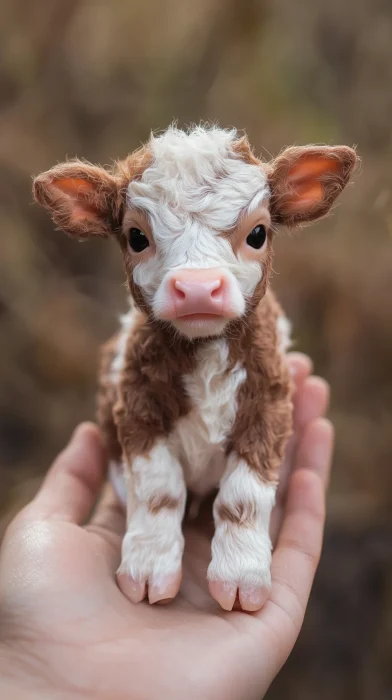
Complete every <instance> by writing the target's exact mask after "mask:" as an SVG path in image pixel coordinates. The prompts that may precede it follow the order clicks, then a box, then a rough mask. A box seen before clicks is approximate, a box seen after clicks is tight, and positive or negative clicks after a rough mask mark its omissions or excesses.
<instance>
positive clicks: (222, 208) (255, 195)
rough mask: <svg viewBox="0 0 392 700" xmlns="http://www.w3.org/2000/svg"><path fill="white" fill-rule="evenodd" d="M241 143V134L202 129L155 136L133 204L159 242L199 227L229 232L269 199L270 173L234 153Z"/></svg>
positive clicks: (133, 189)
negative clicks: (147, 217) (244, 214)
mask: <svg viewBox="0 0 392 700" xmlns="http://www.w3.org/2000/svg"><path fill="white" fill-rule="evenodd" d="M236 138H238V136H237V132H236V130H235V129H230V130H228V129H220V128H218V127H208V128H205V127H201V126H197V127H195V128H193V129H192V130H190V131H188V132H186V131H181V130H180V129H177V128H176V127H174V126H171V127H169V128H168V129H167V130H166V131H165V132H164V133H163V134H161V135H160V136H157V137H155V136H152V137H151V140H150V144H149V145H150V149H151V152H152V156H153V159H152V163H151V165H150V166H149V167H148V168H147V169H146V170H145V172H144V173H143V175H142V178H141V179H140V180H137V181H133V182H131V183H130V185H129V187H128V203H129V205H130V206H136V207H140V208H141V209H144V210H145V211H147V212H148V214H149V215H150V218H151V222H152V225H153V229H154V236H155V237H156V238H157V240H159V239H161V240H162V242H163V240H164V239H165V238H166V240H167V238H171V235H178V234H179V233H183V232H184V229H187V228H189V226H192V223H195V222H197V223H198V224H199V225H201V226H203V227H207V228H209V229H213V230H215V231H224V230H226V229H229V228H230V227H232V226H233V225H234V224H235V223H236V221H237V219H238V217H239V215H240V213H241V212H242V211H243V210H244V209H246V208H248V209H249V210H252V209H254V208H255V207H257V206H258V205H259V204H260V203H261V202H262V201H263V200H264V199H265V198H266V197H268V195H269V189H268V184H267V178H266V175H265V172H264V171H263V169H262V168H261V167H259V166H258V165H254V164H249V163H246V162H245V161H244V160H242V159H241V157H240V156H239V155H237V154H236V153H235V152H234V150H233V143H234V141H235V140H236ZM170 234H171V235H170Z"/></svg>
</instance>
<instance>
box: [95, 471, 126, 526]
mask: <svg viewBox="0 0 392 700" xmlns="http://www.w3.org/2000/svg"><path fill="white" fill-rule="evenodd" d="M88 528H89V529H91V528H94V529H100V530H102V531H105V532H110V533H113V534H115V535H123V534H124V532H125V508H124V506H123V505H122V504H121V503H120V502H119V500H118V498H117V496H116V494H115V493H114V490H113V487H112V485H111V484H109V483H108V484H106V486H105V488H104V490H103V493H102V496H101V498H100V501H99V503H98V505H97V507H96V510H95V512H94V514H93V516H92V518H91V520H90V523H89V525H88Z"/></svg>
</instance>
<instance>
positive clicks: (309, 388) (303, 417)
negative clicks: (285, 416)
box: [294, 376, 330, 426]
mask: <svg viewBox="0 0 392 700" xmlns="http://www.w3.org/2000/svg"><path fill="white" fill-rule="evenodd" d="M329 395H330V389H329V384H328V382H326V381H325V379H322V378H321V377H313V376H312V377H307V378H306V379H305V380H304V382H303V384H302V386H301V389H300V391H299V392H298V394H297V395H296V396H295V398H294V407H295V410H294V420H295V424H296V425H297V426H305V425H306V424H307V423H309V422H310V421H312V420H314V419H316V418H320V417H321V416H323V415H324V414H325V413H326V411H327V410H328V405H329Z"/></svg>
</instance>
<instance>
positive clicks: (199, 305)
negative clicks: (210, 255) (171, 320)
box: [171, 269, 224, 318]
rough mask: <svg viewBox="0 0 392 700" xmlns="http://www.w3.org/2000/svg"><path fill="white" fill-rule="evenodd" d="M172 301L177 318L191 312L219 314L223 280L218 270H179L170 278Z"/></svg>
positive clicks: (221, 307) (220, 311) (221, 303)
mask: <svg viewBox="0 0 392 700" xmlns="http://www.w3.org/2000/svg"><path fill="white" fill-rule="evenodd" d="M171 295H172V301H173V304H174V307H175V310H176V316H177V318H181V317H182V316H189V315H192V314H214V315H217V316H219V315H221V314H222V311H223V297H224V280H223V278H222V274H221V272H220V271H219V270H213V269H210V270H181V271H179V272H177V273H176V274H175V275H174V276H173V279H172V285H171Z"/></svg>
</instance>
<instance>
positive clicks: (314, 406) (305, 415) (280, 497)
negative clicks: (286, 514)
mask: <svg viewBox="0 0 392 700" xmlns="http://www.w3.org/2000/svg"><path fill="white" fill-rule="evenodd" d="M328 403H329V386H328V384H327V382H325V381H324V380H323V379H321V378H320V377H309V378H306V379H305V380H304V381H303V383H302V385H301V386H300V387H299V388H298V390H297V392H296V394H295V396H294V400H293V435H292V436H291V437H290V439H289V441H288V444H287V447H286V453H285V457H284V460H283V463H282V466H281V468H280V473H279V488H278V493H277V504H278V505H279V504H280V505H282V504H283V502H284V500H285V496H286V491H287V482H288V479H289V475H290V473H291V471H292V470H293V468H294V462H295V453H296V450H297V447H298V443H299V440H300V436H301V433H302V432H303V430H304V428H305V426H306V425H307V424H308V423H310V422H311V421H312V420H315V418H321V417H322V416H324V415H325V413H326V411H327V409H328Z"/></svg>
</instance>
